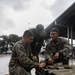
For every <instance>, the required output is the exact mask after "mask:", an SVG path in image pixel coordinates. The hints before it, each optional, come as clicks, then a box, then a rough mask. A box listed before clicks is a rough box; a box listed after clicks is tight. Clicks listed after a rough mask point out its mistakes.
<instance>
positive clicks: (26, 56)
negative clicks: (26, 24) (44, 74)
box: [9, 30, 45, 75]
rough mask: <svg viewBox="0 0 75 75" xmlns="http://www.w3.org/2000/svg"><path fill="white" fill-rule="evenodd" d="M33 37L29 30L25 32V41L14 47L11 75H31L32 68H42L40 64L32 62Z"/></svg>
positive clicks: (10, 63) (10, 64) (10, 68)
mask: <svg viewBox="0 0 75 75" xmlns="http://www.w3.org/2000/svg"><path fill="white" fill-rule="evenodd" d="M32 36H33V35H32V33H31V32H30V31H29V30H28V31H25V33H24V35H23V39H22V40H20V41H18V42H17V43H16V44H15V45H14V47H13V51H12V56H11V59H10V62H9V74H10V75H31V73H30V71H31V69H32V68H40V66H39V63H36V62H34V61H33V60H32V52H31V47H30V45H29V43H31V42H32V39H33V37H32ZM29 40H30V41H29ZM44 66H45V64H42V65H41V67H44Z"/></svg>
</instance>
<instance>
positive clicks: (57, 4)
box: [44, 0, 75, 18]
mask: <svg viewBox="0 0 75 75" xmlns="http://www.w3.org/2000/svg"><path fill="white" fill-rule="evenodd" d="M74 1H75V0H53V2H52V4H51V3H50V4H49V3H48V4H46V2H45V3H44V7H45V8H46V9H48V10H50V12H51V13H52V16H53V17H54V18H57V17H58V16H59V15H61V14H62V13H63V12H64V11H65V10H66V9H67V8H68V7H69V6H70V5H71V4H72V3H73V2H74Z"/></svg>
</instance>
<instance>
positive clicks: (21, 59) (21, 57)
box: [15, 45, 39, 68]
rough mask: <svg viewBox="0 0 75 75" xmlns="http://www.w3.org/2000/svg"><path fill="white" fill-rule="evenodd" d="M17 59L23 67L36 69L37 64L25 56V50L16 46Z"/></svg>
mask: <svg viewBox="0 0 75 75" xmlns="http://www.w3.org/2000/svg"><path fill="white" fill-rule="evenodd" d="M15 50H16V53H17V57H18V60H19V62H20V63H21V64H22V65H24V66H25V67H29V68H33V67H38V65H39V64H38V63H36V62H34V61H32V60H31V59H30V58H29V57H28V56H27V55H26V52H25V51H24V50H25V49H24V48H23V46H21V45H18V46H16V47H15Z"/></svg>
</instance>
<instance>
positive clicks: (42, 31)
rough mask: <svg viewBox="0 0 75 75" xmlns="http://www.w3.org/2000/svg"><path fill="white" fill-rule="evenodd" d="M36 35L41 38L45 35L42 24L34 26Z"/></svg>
mask: <svg viewBox="0 0 75 75" xmlns="http://www.w3.org/2000/svg"><path fill="white" fill-rule="evenodd" d="M36 30H37V33H38V34H39V35H40V36H41V37H43V36H44V35H45V31H44V26H43V25H42V24H38V25H37V26H36Z"/></svg>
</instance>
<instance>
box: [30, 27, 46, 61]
mask: <svg viewBox="0 0 75 75" xmlns="http://www.w3.org/2000/svg"><path fill="white" fill-rule="evenodd" d="M30 30H31V31H32V32H33V33H34V40H33V42H32V43H31V45H30V46H31V50H32V53H33V55H34V56H36V57H37V58H38V55H39V52H40V50H41V47H42V46H43V42H44V39H45V34H43V36H42V37H41V36H40V35H39V34H38V33H37V30H36V28H32V29H30ZM37 62H39V58H38V61H37Z"/></svg>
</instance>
